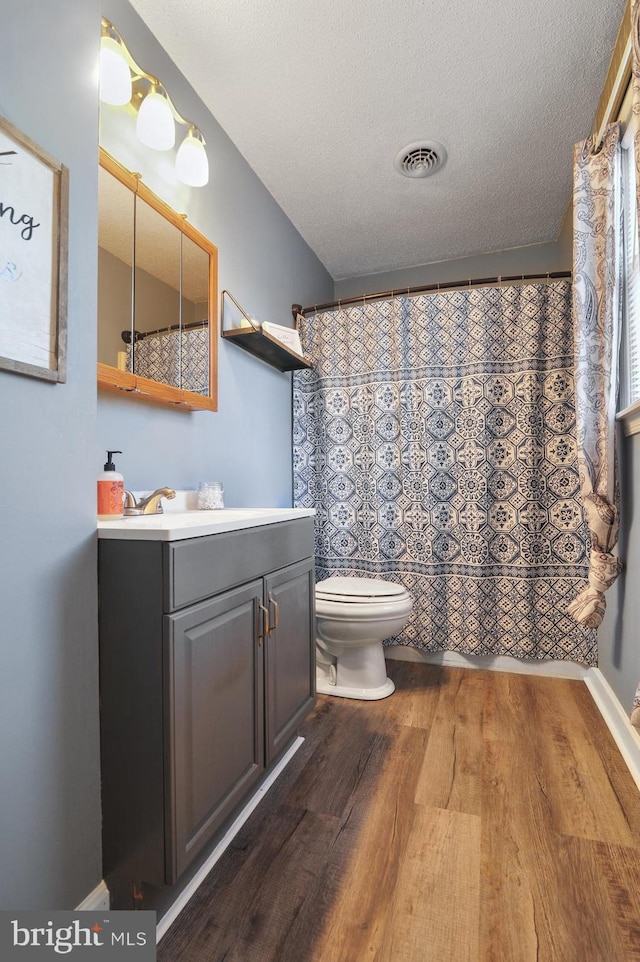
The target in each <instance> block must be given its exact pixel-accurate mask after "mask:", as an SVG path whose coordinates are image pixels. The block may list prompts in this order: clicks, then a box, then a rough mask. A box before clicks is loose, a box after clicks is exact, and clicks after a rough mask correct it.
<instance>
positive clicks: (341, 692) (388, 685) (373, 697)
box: [316, 671, 396, 701]
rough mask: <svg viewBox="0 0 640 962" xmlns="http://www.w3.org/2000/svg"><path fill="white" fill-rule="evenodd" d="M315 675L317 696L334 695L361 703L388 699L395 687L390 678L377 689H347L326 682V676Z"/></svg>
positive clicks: (343, 686) (323, 674) (344, 686)
mask: <svg viewBox="0 0 640 962" xmlns="http://www.w3.org/2000/svg"><path fill="white" fill-rule="evenodd" d="M320 675H321V672H320V671H318V672H317V673H316V691H317V692H318V694H319V695H336V696H337V697H338V698H359V699H361V700H362V701H378V699H380V698H388V696H389V695H393V693H394V691H395V690H396V686H395V685H394V684H393V682H392V681H391V679H390V678H387V679H386V681H385V683H384V684H383V685H380V686H379V687H378V688H349V687H348V686H347V685H332V684H330V683H329V682H328V681H327V677H326V674H325V673H324V672H322V677H320Z"/></svg>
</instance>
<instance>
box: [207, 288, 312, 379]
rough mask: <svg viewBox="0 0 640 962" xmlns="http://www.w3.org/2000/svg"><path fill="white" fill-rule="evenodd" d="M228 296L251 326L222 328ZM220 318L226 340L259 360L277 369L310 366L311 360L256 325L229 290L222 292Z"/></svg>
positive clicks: (222, 332) (300, 368)
mask: <svg viewBox="0 0 640 962" xmlns="http://www.w3.org/2000/svg"><path fill="white" fill-rule="evenodd" d="M225 295H226V296H227V297H229V298H230V299H231V300H232V301H233V303H234V304H235V306H236V308H237V309H238V310H239V311H240V313H241V314H242V316H243V317H244V318H245V320H247V321H248V322H249V324H250V325H251V327H232V328H229V329H227V330H225V328H224V298H225ZM220 317H221V319H222V329H221V331H220V333H221V334H222V337H224V338H225V339H226V340H229V341H231V343H232V344H236V345H237V346H238V347H241V348H242V349H243V351H248V352H249V354H253V355H255V357H259V358H260V360H261V361H265V362H266V363H267V364H270V365H271V367H275V368H277V370H278V371H300V370H302V369H303V368H309V367H311V366H312V365H311V362H310V361H307V359H306V358H304V357H302V355H301V354H298V353H297V352H296V351H293V350H291V348H289V347H287V346H286V344H283V343H282V341H279V340H278V339H277V338H276V337H273V336H272V335H271V334H269V333H268V332H267V331H265V330H263V329H262V328H260V327H256V326H255V325H254V322H253V321H252V320H251V318H250V317H249V315H248V314H247V313H246V312H245V311H244V310H243V309H242V308H241V307H240V305H239V304H238V302H237V301H236V299H235V297H234V296H233V294H230V293H229V291H223V292H222V309H221V311H220Z"/></svg>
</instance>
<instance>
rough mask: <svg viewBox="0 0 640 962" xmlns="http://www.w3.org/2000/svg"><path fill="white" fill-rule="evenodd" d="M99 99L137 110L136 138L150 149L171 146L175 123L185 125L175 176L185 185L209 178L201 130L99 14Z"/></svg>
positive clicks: (199, 184) (203, 183)
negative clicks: (140, 63) (184, 135)
mask: <svg viewBox="0 0 640 962" xmlns="http://www.w3.org/2000/svg"><path fill="white" fill-rule="evenodd" d="M100 100H102V101H103V103H106V104H110V105H111V106H116V107H122V106H125V105H129V104H130V105H131V106H132V107H133V109H134V110H136V111H137V114H138V117H137V120H136V134H137V136H138V139H139V140H140V142H141V143H143V144H145V145H146V146H147V147H151V148H152V149H153V150H171V148H172V147H173V146H174V144H175V139H176V128H175V124H176V123H178V124H181V125H182V126H185V127H188V131H187V135H186V137H185V138H184V140H183V142H182V143H181V144H180V147H179V148H178V153H177V156H176V176H177V177H178V180H180V181H182V183H183V184H186V185H187V186H188V187H204V185H205V184H206V183H207V182H208V180H209V161H208V160H207V152H206V150H205V149H204V145H205V139H204V137H203V136H202V134H201V132H200V130H199V129H198V128H197V127H196V125H195V124H193V123H192V122H191V121H190V120H185V119H184V117H182V116H181V115H180V114H179V113H178V111H177V110H176V108H175V106H174V104H173V102H172V100H171V97H170V96H169V94H168V93H167V90H166V88H165V87H164V86H163V85H162V84H161V83H160V81H159V80H158V78H157V77H154V76H153V74H149V73H147V72H146V71H145V70H142V69H141V67H139V66H138V64H137V63H136V61H135V60H134V59H133V57H132V56H131V54H130V53H129V50H128V48H127V45H126V43H125V42H124V40H123V39H122V36H121V34H120V33H119V31H118V30H117V29H116V28H115V27H114V25H113V24H112V23H111V22H110V21H109V20H107V19H106V17H103V18H102V36H101V42H100Z"/></svg>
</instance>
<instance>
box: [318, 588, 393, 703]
mask: <svg viewBox="0 0 640 962" xmlns="http://www.w3.org/2000/svg"><path fill="white" fill-rule="evenodd" d="M411 607H412V600H411V595H410V594H409V592H408V591H407V590H406V588H403V586H402V585H398V584H395V583H394V582H393V581H384V580H382V579H380V578H352V577H342V576H333V577H331V578H327V579H326V581H321V582H319V583H318V585H317V586H316V687H317V690H318V692H320V694H323V695H339V696H341V697H343V698H362V699H365V700H369V701H373V700H375V699H378V698H386V697H387V696H388V695H391V694H392V693H393V691H394V690H395V685H394V684H393V682H392V681H391V679H390V678H387V668H386V664H385V660H384V651H383V648H382V642H383V640H384V639H385V638H391V637H392V636H393V635H396V634H398V632H399V631H401V630H402V628H404V626H405V624H406V623H407V621H408V619H409V615H410V614H411Z"/></svg>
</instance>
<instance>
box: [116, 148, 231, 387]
mask: <svg viewBox="0 0 640 962" xmlns="http://www.w3.org/2000/svg"><path fill="white" fill-rule="evenodd" d="M128 176H129V177H130V179H131V183H132V186H131V187H129V186H127V183H122V182H121V181H120V180H119V179H118V178H117V177H116V176H114V175H113V174H112V173H111V171H110V170H107V169H105V167H103V166H101V167H100V171H99V230H98V243H99V251H98V361H99V362H100V363H101V364H104V365H108V366H110V367H112V368H118V369H119V370H121V371H125V372H128V373H131V374H135V375H136V376H137V377H138V378H148V379H150V380H153V381H157V382H159V383H160V384H164V385H167V386H168V387H171V388H176V389H179V390H182V391H188V392H194V393H196V394H200V395H204V396H205V397H209V396H210V381H211V368H212V364H211V357H212V350H211V343H210V332H211V329H210V325H209V318H210V317H211V316H212V315H213V312H214V305H213V304H212V303H211V301H210V292H211V288H212V284H211V279H212V276H213V277H215V273H214V270H215V265H214V263H213V256H214V254H215V248H214V247H213V245H209V244H208V242H207V241H206V239H205V238H201V235H199V234H198V232H197V231H195V230H194V229H193V228H191V226H190V225H187V224H186V223H185V222H184V221H183V219H182V218H181V217H180V215H177V214H175V212H173V211H171V210H170V209H169V208H166V212H162V211H163V210H164V208H165V205H164V204H163V203H162V202H159V203H158V202H157V199H155V198H153V195H151V194H150V192H149V191H147V190H146V189H145V188H144V185H141V184H139V182H138V181H137V180H136V178H135V177H133V176H132V175H128ZM141 194H144V195H147V196H149V198H150V202H147V199H146V196H141ZM155 204H158V208H159V209H156V206H155ZM194 238H197V239H201V243H198V242H197V240H196V239H194ZM211 327H212V328H213V330H214V331H215V328H214V327H213V325H211ZM154 396H155V397H156V399H157V397H158V396H157V394H156V392H154ZM168 400H169V401H174V400H175V399H174V398H173V396H170V397H169V398H168Z"/></svg>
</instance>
